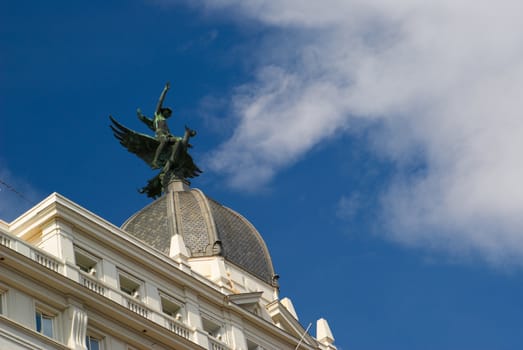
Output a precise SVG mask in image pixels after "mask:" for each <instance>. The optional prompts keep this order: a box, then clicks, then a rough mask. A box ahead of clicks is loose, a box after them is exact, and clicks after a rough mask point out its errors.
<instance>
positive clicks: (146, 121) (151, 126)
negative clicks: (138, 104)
mask: <svg viewBox="0 0 523 350" xmlns="http://www.w3.org/2000/svg"><path fill="white" fill-rule="evenodd" d="M136 115H137V116H138V119H140V120H141V121H142V122H143V123H144V124H145V125H147V127H148V128H149V129H151V130H152V131H156V130H155V128H154V121H153V120H152V119H150V118H147V117H146V116H145V115H144V114H143V113H142V110H141V109H140V108H138V109H137V110H136Z"/></svg>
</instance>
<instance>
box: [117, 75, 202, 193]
mask: <svg viewBox="0 0 523 350" xmlns="http://www.w3.org/2000/svg"><path fill="white" fill-rule="evenodd" d="M168 90H169V83H167V84H165V87H164V89H163V91H162V94H161V95H160V99H159V101H158V104H157V105H156V110H155V112H154V118H153V119H150V118H147V117H146V116H145V115H143V114H142V112H141V110H140V109H138V110H137V114H138V118H139V119H140V120H141V121H142V122H144V123H145V124H146V125H147V127H149V129H151V130H152V131H154V132H155V137H151V136H149V135H145V134H142V133H139V132H136V131H133V130H131V129H129V128H127V127H125V126H123V125H122V124H120V123H118V122H117V121H116V120H115V119H114V118H113V117H112V116H109V118H110V119H111V122H112V125H111V129H112V130H113V132H114V136H115V137H116V138H117V139H118V140H119V141H120V144H121V145H122V146H124V147H125V148H127V150H128V151H129V152H131V153H134V154H136V155H137V156H138V157H140V158H141V159H142V160H144V161H145V162H146V163H147V164H148V165H149V166H150V167H151V168H153V169H160V168H161V171H160V172H159V173H158V174H157V175H156V176H155V177H153V178H152V179H150V180H148V181H147V185H146V186H145V187H143V188H142V189H140V192H141V193H145V194H147V196H148V197H151V198H156V197H159V196H160V195H161V194H162V192H165V189H166V188H167V185H168V184H169V182H171V180H173V179H181V180H183V181H186V182H188V181H187V179H188V178H193V177H196V176H198V175H200V174H201V173H202V171H201V170H200V168H198V167H197V166H196V164H194V161H193V159H192V157H191V155H190V154H189V153H188V152H187V150H188V148H190V147H192V146H191V144H190V143H189V139H190V138H191V137H193V136H195V135H196V131H194V130H191V129H189V128H188V127H187V126H186V127H185V134H184V136H183V137H178V136H173V135H172V134H171V132H170V130H169V127H168V126H167V119H168V118H169V117H170V116H171V114H172V110H171V109H170V108H165V107H163V106H162V104H163V100H164V99H165V95H166V94H167V91H168Z"/></svg>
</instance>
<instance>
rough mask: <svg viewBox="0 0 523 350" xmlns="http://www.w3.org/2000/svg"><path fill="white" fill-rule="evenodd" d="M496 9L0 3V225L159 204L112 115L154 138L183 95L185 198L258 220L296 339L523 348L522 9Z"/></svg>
mask: <svg viewBox="0 0 523 350" xmlns="http://www.w3.org/2000/svg"><path fill="white" fill-rule="evenodd" d="M492 6H494V5H492V4H490V5H489V6H487V4H484V3H482V2H477V1H464V0H463V1H450V0H449V1H439V2H437V3H432V4H428V3H420V4H416V3H413V2H410V1H396V2H390V1H386V0H373V1H358V0H346V1H341V0H340V1H338V0H326V1H323V2H321V4H320V2H315V1H306V0H303V1H292V0H281V1H268V0H257V1H250V2H246V1H239V0H216V1H211V0H208V1H198V2H189V1H182V0H179V1H169V0H157V1H134V0H131V1H93V2H89V3H87V2H85V3H79V2H70V1H53V2H40V1H3V2H2V3H1V4H0V49H1V55H0V113H1V118H2V123H1V124H0V180H1V181H2V182H1V183H0V217H1V218H2V219H4V220H6V221H10V220H12V219H14V218H15V217H16V216H17V215H19V214H21V213H22V212H23V211H24V210H26V209H28V208H29V207H31V206H32V205H34V204H36V203H37V202H38V201H40V200H41V199H43V198H45V197H46V196H47V195H48V194H50V193H51V192H55V191H56V192H59V193H61V194H63V195H65V196H66V197H68V198H70V199H71V200H73V201H75V202H77V203H78V204H80V205H82V206H83V207H85V208H87V209H88V210H90V211H92V212H94V213H96V214H98V215H100V216H102V217H103V218H105V219H107V220H109V221H111V222H113V223H115V224H116V225H120V224H121V223H122V222H123V221H125V219H126V218H127V217H129V216H130V215H132V214H133V213H134V212H135V211H137V210H139V209H140V208H142V207H143V206H145V205H146V204H147V203H149V200H148V199H147V198H145V197H144V196H143V195H140V194H138V193H137V192H136V189H138V188H140V187H142V186H143V185H144V184H145V182H146V180H147V179H149V178H150V177H152V176H153V175H154V172H152V171H151V170H150V169H148V168H147V166H146V165H145V164H143V162H142V161H141V160H140V159H138V158H137V157H135V156H134V155H132V154H130V153H128V152H127V151H126V150H125V149H123V148H122V147H121V146H120V145H119V144H118V142H117V141H116V140H115V139H114V138H113V136H112V134H111V132H110V129H109V120H108V116H109V115H110V114H111V115H113V116H114V117H115V118H116V119H117V120H119V121H120V122H122V123H123V124H125V125H127V126H129V127H131V128H133V129H135V130H138V131H141V132H147V130H146V128H145V127H144V126H143V124H141V123H140V122H139V121H138V119H137V118H136V113H135V111H136V108H138V107H140V108H141V109H142V110H143V111H144V113H145V114H147V115H151V114H152V112H153V110H154V106H155V104H156V101H157V99H158V95H159V93H160V92H161V89H162V87H163V85H164V84H165V82H166V81H170V82H171V90H170V91H169V94H168V95H167V98H166V101H165V105H166V106H171V107H172V108H173V110H174V116H173V118H171V120H170V127H171V130H172V131H173V133H175V134H181V133H182V132H183V126H184V125H188V126H190V127H191V128H194V129H196V130H197V131H198V135H197V136H196V137H195V138H194V139H193V142H192V143H193V145H194V146H195V147H194V148H193V150H192V154H193V158H194V159H195V161H196V163H197V164H198V165H199V166H200V167H201V168H202V169H203V170H204V173H203V174H202V175H201V176H200V177H199V178H197V179H195V180H194V181H193V186H194V187H197V188H200V189H202V190H203V191H204V192H205V193H206V194H207V195H208V196H210V197H212V198H214V199H216V200H218V201H219V202H221V203H223V204H224V205H226V206H228V207H231V208H233V209H235V210H237V211H238V212H240V213H241V214H243V215H244V216H245V217H247V218H248V219H249V220H250V221H251V222H252V223H253V224H254V225H255V226H256V227H257V228H258V230H259V231H260V233H261V234H262V235H263V237H264V238H265V240H266V242H267V245H268V247H269V249H270V251H271V254H272V258H273V263H274V265H275V269H276V270H277V272H278V273H279V274H280V275H281V279H280V282H281V296H282V297H284V296H288V297H290V298H291V299H292V301H293V303H294V306H295V308H296V311H297V313H298V316H299V317H300V321H301V322H302V324H303V325H304V326H307V325H308V323H309V322H312V323H313V324H314V323H315V321H316V320H317V319H318V318H320V317H324V318H326V319H327V320H328V321H329V324H330V326H331V328H332V331H333V333H334V337H335V338H336V344H337V346H338V348H339V349H340V350H341V349H383V348H387V349H472V348H474V349H521V348H522V347H523V316H522V315H521V310H523V301H522V298H521V296H522V295H523V282H522V273H521V266H522V262H523V234H522V233H521V232H523V219H522V216H521V213H522V212H523V187H522V186H521V185H520V179H521V178H522V175H523V165H522V162H521V157H520V153H521V152H520V150H521V149H523V147H522V146H523V144H522V143H523V141H522V140H523V137H521V136H522V135H523V118H521V116H520V110H521V102H520V101H521V91H523V63H522V62H523V61H522V60H521V57H523V46H522V45H521V43H522V42H523V38H522V36H523V34H522V31H521V23H520V17H519V14H520V13H522V12H523V9H522V8H521V7H522V5H521V4H520V3H519V2H517V1H509V0H505V1H500V2H497V3H496V5H495V6H496V8H495V9H493V8H492ZM487 24H488V25H487ZM313 334H314V331H313Z"/></svg>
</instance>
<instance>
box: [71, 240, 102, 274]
mask: <svg viewBox="0 0 523 350" xmlns="http://www.w3.org/2000/svg"><path fill="white" fill-rule="evenodd" d="M74 258H75V262H76V266H78V268H79V269H80V270H82V271H83V272H85V273H88V274H90V275H93V276H96V268H97V265H98V261H100V259H99V258H96V257H95V256H94V255H92V254H90V253H88V252H86V251H85V250H83V249H81V248H79V247H76V246H75V247H74Z"/></svg>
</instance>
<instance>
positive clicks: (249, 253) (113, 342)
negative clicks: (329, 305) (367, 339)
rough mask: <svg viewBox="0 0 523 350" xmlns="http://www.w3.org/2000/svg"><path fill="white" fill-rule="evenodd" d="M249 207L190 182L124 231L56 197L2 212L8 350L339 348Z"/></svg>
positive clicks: (0, 290) (2, 322)
mask: <svg viewBox="0 0 523 350" xmlns="http://www.w3.org/2000/svg"><path fill="white" fill-rule="evenodd" d="M333 343H334V337H333V336H332V333H331V331H330V329H329V325H328V323H327V321H326V320H325V319H320V320H318V321H317V324H316V337H313V336H311V335H309V334H308V332H306V330H305V329H304V327H303V326H302V325H301V324H300V322H299V321H298V318H297V315H296V312H295V310H294V307H293V305H292V302H291V301H290V299H288V298H283V299H280V298H279V291H278V284H277V275H276V274H275V273H274V270H273V266H272V262H271V258H270V255H269V252H268V250H267V247H266V245H265V243H264V241H263V239H262V237H261V236H260V234H259V233H258V232H257V231H256V229H255V228H254V227H253V226H252V225H251V224H250V223H249V222H248V221H247V220H246V219H245V218H243V217H242V216H241V215H240V214H238V213H236V212H235V211H233V210H231V209H229V208H226V207H224V206H222V205H221V204H219V203H218V202H216V201H214V200H212V199H210V198H208V197H206V196H205V194H203V192H201V191H199V190H197V189H191V188H189V187H187V186H186V185H185V184H183V183H182V182H175V183H173V184H171V185H170V187H169V190H168V191H167V193H166V194H165V195H164V196H162V197H161V198H159V199H157V200H156V201H154V202H153V203H151V204H150V205H149V206H147V207H146V208H143V209H142V210H140V211H139V212H138V213H136V214H135V215H133V216H132V217H131V218H129V220H127V222H126V223H124V225H122V227H121V228H119V227H116V226H114V225H113V224H111V223H109V222H107V221H105V220H104V219H102V218H100V217H98V216H96V215H95V214H93V213H91V212H89V211H88V210H86V209H84V208H82V207H80V206H79V205H77V204H75V203H73V202H72V201H70V200H68V199H66V198H64V197H63V196H61V195H59V194H57V193H54V194H52V195H50V196H49V197H48V198H46V199H45V200H43V201H42V202H41V203H39V204H38V205H36V206H35V207H34V208H32V209H31V210H29V211H28V212H26V213H25V214H23V215H22V216H20V217H19V218H17V219H16V220H14V221H13V222H11V223H7V222H4V221H2V220H0V350H18V349H78V350H80V349H82V350H85V349H88V350H142V349H143V350H146V349H158V350H160V349H177V350H185V349H209V350H233V349H234V350H262V349H265V350H287V349H289V350H293V349H303V350H312V349H321V350H334V349H336V347H335V346H334V344H333Z"/></svg>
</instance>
